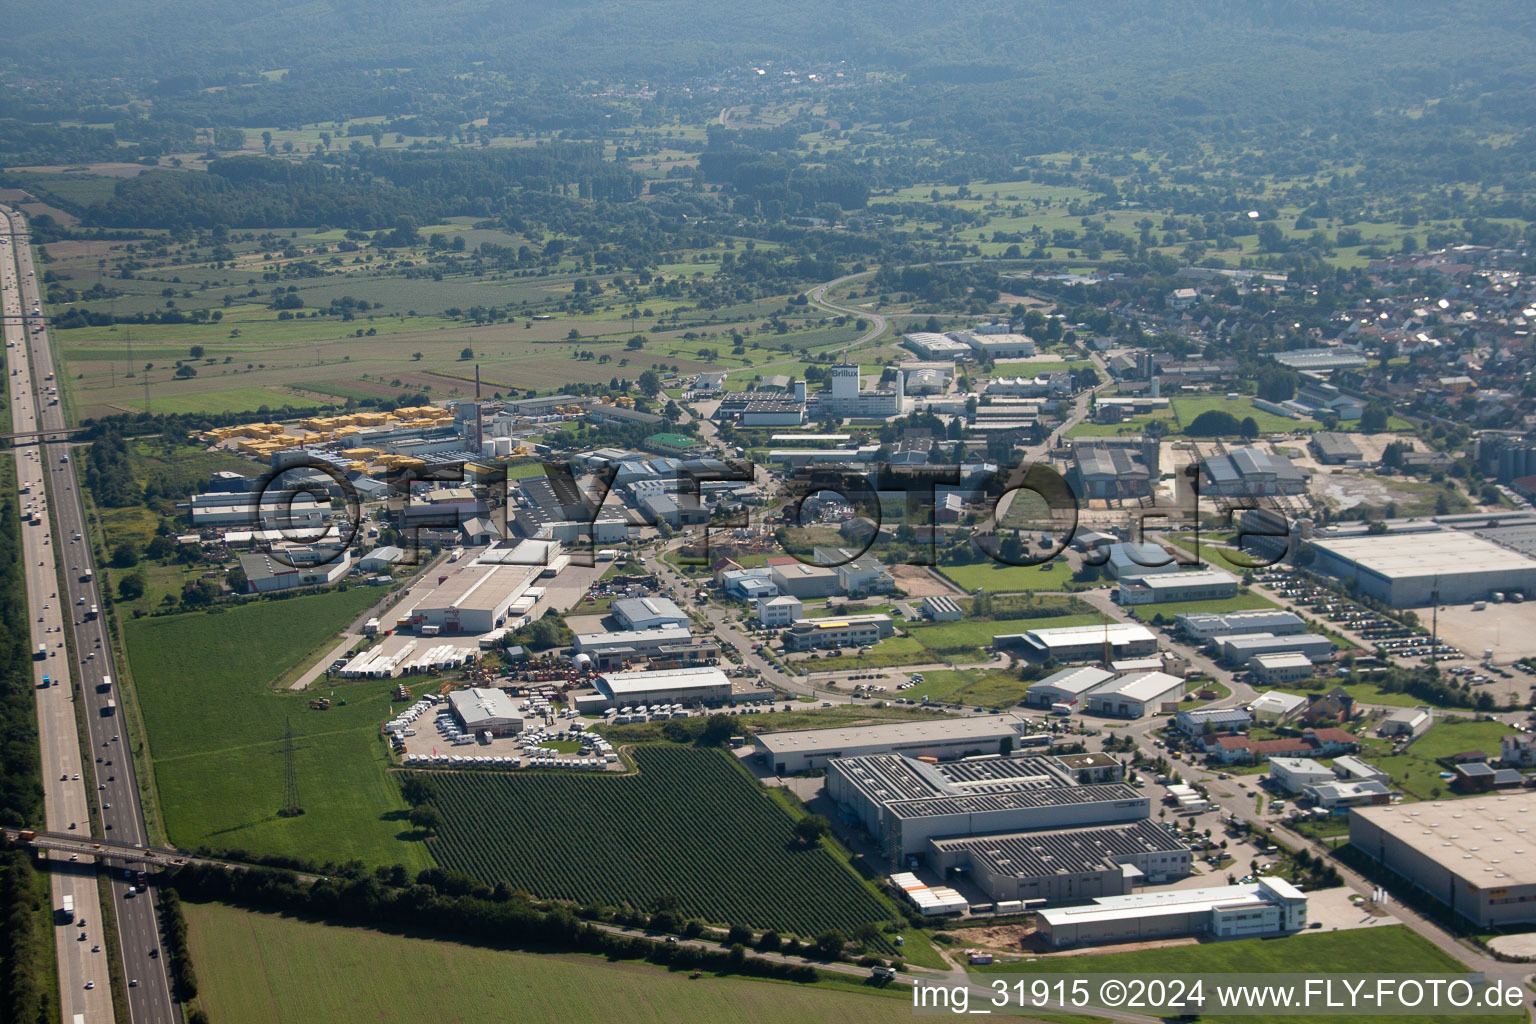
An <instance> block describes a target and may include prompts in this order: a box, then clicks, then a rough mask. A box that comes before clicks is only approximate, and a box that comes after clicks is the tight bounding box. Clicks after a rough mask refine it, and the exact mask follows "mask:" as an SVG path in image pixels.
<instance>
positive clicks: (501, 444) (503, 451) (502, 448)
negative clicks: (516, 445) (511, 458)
mask: <svg viewBox="0 0 1536 1024" xmlns="http://www.w3.org/2000/svg"><path fill="white" fill-rule="evenodd" d="M496 454H497V455H511V454H512V439H511V438H510V437H498V438H496Z"/></svg>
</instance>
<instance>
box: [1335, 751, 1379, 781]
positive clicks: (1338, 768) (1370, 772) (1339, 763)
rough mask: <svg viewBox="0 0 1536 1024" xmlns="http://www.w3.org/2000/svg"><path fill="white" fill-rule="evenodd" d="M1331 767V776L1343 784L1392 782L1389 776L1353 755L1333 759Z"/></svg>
mask: <svg viewBox="0 0 1536 1024" xmlns="http://www.w3.org/2000/svg"><path fill="white" fill-rule="evenodd" d="M1331 767H1332V768H1333V774H1334V775H1336V776H1338V777H1339V778H1340V779H1342V780H1344V781H1345V782H1381V783H1387V782H1391V781H1392V776H1391V775H1389V774H1388V773H1386V772H1384V771H1382V770H1381V769H1380V768H1377V767H1376V766H1375V765H1373V764H1371V763H1370V762H1369V761H1367V760H1365V759H1364V758H1360V757H1356V756H1355V755H1354V754H1344V755H1343V756H1341V757H1336V758H1334V759H1333V764H1332V765H1331Z"/></svg>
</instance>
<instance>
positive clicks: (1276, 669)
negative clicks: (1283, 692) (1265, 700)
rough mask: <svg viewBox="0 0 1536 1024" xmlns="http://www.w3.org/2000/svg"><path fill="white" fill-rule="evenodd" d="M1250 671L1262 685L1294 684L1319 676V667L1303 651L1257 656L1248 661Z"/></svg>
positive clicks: (1278, 652) (1277, 652)
mask: <svg viewBox="0 0 1536 1024" xmlns="http://www.w3.org/2000/svg"><path fill="white" fill-rule="evenodd" d="M1248 671H1250V672H1252V673H1253V678H1255V679H1257V680H1258V681H1259V682H1261V683H1267V684H1269V685H1271V686H1272V685H1274V684H1275V683H1294V682H1295V681H1296V680H1298V679H1311V678H1312V677H1313V676H1315V675H1317V666H1316V665H1314V664H1312V659H1311V658H1309V657H1307V656H1306V655H1305V654H1304V653H1302V652H1301V651H1275V652H1273V653H1270V654H1255V655H1254V656H1253V657H1251V658H1249V659H1248Z"/></svg>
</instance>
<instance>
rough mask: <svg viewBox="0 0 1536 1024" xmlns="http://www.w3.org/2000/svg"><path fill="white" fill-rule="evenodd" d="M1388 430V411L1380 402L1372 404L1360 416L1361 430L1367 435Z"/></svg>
mask: <svg viewBox="0 0 1536 1024" xmlns="http://www.w3.org/2000/svg"><path fill="white" fill-rule="evenodd" d="M1386 429H1387V409H1386V406H1384V405H1382V404H1381V403H1380V402H1372V403H1371V404H1370V405H1368V406H1366V407H1365V411H1363V412H1362V413H1361V414H1360V430H1361V431H1362V432H1364V433H1367V434H1375V433H1379V432H1381V431H1383V430H1386Z"/></svg>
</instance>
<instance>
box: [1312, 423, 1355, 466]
mask: <svg viewBox="0 0 1536 1024" xmlns="http://www.w3.org/2000/svg"><path fill="white" fill-rule="evenodd" d="M1311 446H1312V453H1313V454H1314V455H1316V456H1317V461H1318V462H1321V463H1322V464H1323V465H1325V466H1342V465H1344V464H1345V463H1346V462H1358V461H1360V460H1361V459H1362V458H1364V456H1363V455H1362V454H1361V452H1360V449H1359V448H1358V447H1356V445H1355V442H1353V441H1351V440H1350V439H1349V435H1348V434H1338V433H1334V432H1332V431H1328V430H1319V431H1318V432H1317V433H1315V434H1313V435H1312V441H1311Z"/></svg>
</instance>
